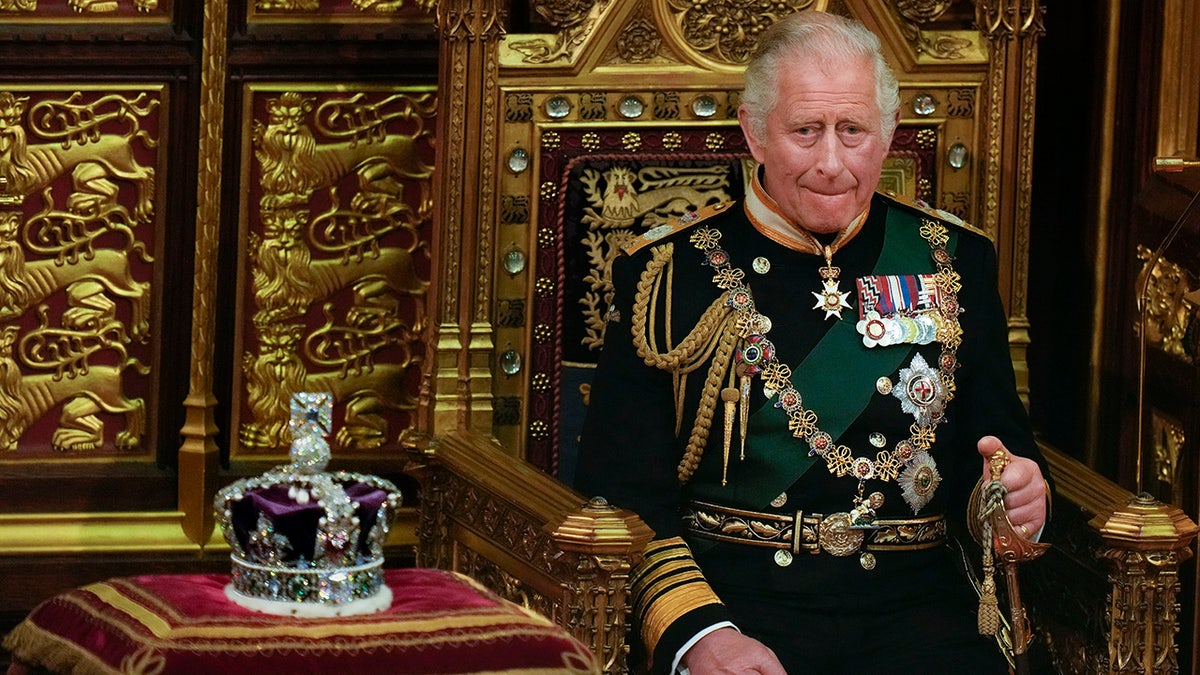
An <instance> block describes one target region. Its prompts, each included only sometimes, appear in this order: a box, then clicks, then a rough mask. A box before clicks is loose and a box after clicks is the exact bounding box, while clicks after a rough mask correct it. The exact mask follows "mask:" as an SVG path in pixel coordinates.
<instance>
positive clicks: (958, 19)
mask: <svg viewBox="0 0 1200 675" xmlns="http://www.w3.org/2000/svg"><path fill="white" fill-rule="evenodd" d="M468 6H470V7H473V8H474V10H475V12H471V11H467V8H468ZM479 9H480V6H479V5H478V4H476V3H447V5H445V6H439V26H440V27H442V30H443V31H444V33H443V38H447V37H449V41H448V43H447V44H448V47H445V48H444V49H443V54H442V64H441V67H442V82H443V83H445V84H447V85H448V86H444V87H443V91H442V96H443V97H444V101H445V105H446V108H445V110H446V113H447V114H446V116H445V119H444V120H443V122H444V125H443V126H442V127H440V128H441V129H442V130H443V131H444V133H443V134H441V135H439V138H440V139H441V141H442V143H443V144H444V145H443V148H444V152H443V154H442V155H441V157H440V158H439V164H438V168H437V171H438V175H437V177H436V179H435V180H436V181H437V182H438V185H439V190H438V192H439V200H440V201H439V203H438V205H437V207H436V211H437V213H438V218H435V220H437V222H439V223H440V225H441V227H440V229H439V233H440V234H441V235H442V236H441V237H440V241H439V242H437V243H436V248H437V256H438V258H439V260H440V262H441V264H440V265H439V264H438V262H437V261H435V263H434V264H435V268H437V269H435V272H434V277H435V278H434V281H433V284H432V285H431V290H430V293H431V298H430V300H431V303H432V306H435V307H437V308H438V311H439V312H441V315H440V316H439V317H436V318H435V319H434V322H433V330H434V331H435V332H436V334H437V337H436V339H435V340H433V341H432V344H433V345H434V347H435V355H434V357H433V359H432V361H433V364H434V365H433V368H432V371H431V372H430V373H429V375H428V377H429V384H428V386H427V391H428V396H427V397H426V398H425V399H424V401H423V412H424V415H423V417H422V421H423V423H424V424H426V425H427V426H428V428H429V429H430V430H432V431H434V432H438V431H442V430H449V429H451V428H458V427H459V426H468V427H470V428H472V429H475V430H479V431H483V432H486V433H489V434H492V435H494V436H495V437H496V438H498V439H499V440H500V441H501V443H502V444H503V445H504V446H505V447H506V448H508V449H510V451H511V452H513V453H514V454H517V455H519V456H524V457H526V458H527V459H529V460H530V461H532V462H533V463H534V464H536V465H538V466H540V467H542V468H544V469H546V470H548V471H551V472H555V473H558V474H560V475H561V476H563V477H566V478H569V474H570V472H571V465H570V462H571V448H572V445H573V443H574V440H575V436H576V435H577V433H578V429H579V424H580V422H581V415H582V414H583V410H584V408H585V406H586V399H587V391H588V381H589V379H590V369H591V367H592V366H593V365H594V363H595V359H596V354H597V353H598V350H599V347H600V346H601V345H602V342H603V335H602V331H603V325H604V321H603V313H604V312H605V311H606V309H607V306H608V296H607V294H608V293H609V291H610V288H609V286H608V279H607V274H608V266H609V264H610V263H611V260H612V258H613V256H614V255H615V254H616V252H617V251H618V250H619V248H620V246H621V245H622V244H623V243H624V242H626V241H628V240H629V239H630V238H632V237H635V236H637V235H639V234H641V233H642V232H644V231H646V230H647V229H649V228H650V227H653V226H654V225H656V224H659V223H662V222H663V221H665V220H667V219H669V218H672V217H674V216H678V215H680V214H681V213H682V212H683V210H684V209H687V208H696V207H699V206H703V205H704V204H706V203H712V202H717V201H725V200H728V199H733V198H737V197H739V196H740V195H741V194H742V193H743V190H744V181H745V178H746V176H747V175H748V172H749V171H750V170H751V168H752V167H751V166H750V163H751V160H749V157H748V152H747V150H746V147H745V143H744V139H743V138H742V135H741V133H740V130H739V128H738V126H737V108H738V105H739V100H740V99H739V96H740V89H741V71H742V69H743V64H744V62H745V60H746V59H747V57H748V56H749V54H750V53H751V51H752V50H753V48H754V45H755V44H756V41H757V39H758V36H759V35H760V34H761V32H762V31H763V30H764V29H765V28H766V27H767V26H769V25H770V23H771V22H772V21H773V20H774V19H776V18H778V17H779V16H780V15H782V14H785V13H789V12H791V11H794V10H801V9H811V10H819V11H830V12H837V13H841V14H846V15H850V16H853V17H856V18H858V19H860V20H862V21H863V22H864V23H865V24H866V25H867V26H869V27H870V28H871V29H872V30H873V31H875V32H876V33H877V34H879V35H880V36H881V39H882V42H883V45H884V49H885V52H886V55H887V57H888V60H889V62H890V63H891V64H892V66H893V68H894V70H895V71H896V73H897V76H898V79H899V81H900V86H901V98H902V108H901V116H902V120H901V127H900V129H899V131H898V133H897V136H896V140H895V143H894V144H893V148H892V153H891V156H890V158H889V162H888V165H887V167H886V169H885V173H884V178H883V183H882V185H881V189H884V190H889V191H894V192H896V193H900V194H903V195H905V196H907V197H909V198H916V199H921V200H925V201H927V202H929V203H931V204H933V205H934V206H937V207H939V208H942V209H945V210H947V211H950V212H953V213H955V214H957V215H959V216H961V217H963V218H965V219H967V220H969V221H971V222H972V223H974V224H975V225H977V226H979V227H981V228H983V229H985V230H986V231H987V232H988V233H989V234H991V235H992V236H993V237H995V238H996V240H997V244H998V247H999V248H1000V251H1001V260H1002V267H1003V270H1002V277H1003V279H1002V287H1003V293H1004V295H1005V299H1006V301H1007V302H1008V306H1009V309H1010V314H1011V316H1012V322H1013V327H1014V329H1015V332H1014V336H1015V338H1016V339H1015V340H1014V346H1015V353H1014V356H1015V357H1016V360H1017V361H1018V369H1019V371H1023V330H1024V318H1023V315H1024V294H1025V290H1024V288H1025V264H1026V263H1025V258H1026V252H1025V246H1026V244H1025V242H1026V240H1027V230H1028V213H1027V212H1028V204H1029V194H1028V192H1029V183H1028V173H1029V172H1028V166H1029V162H1030V161H1031V152H1032V147H1031V144H1032V110H1033V91H1032V89H1033V70H1034V66H1035V65H1036V51H1035V49H1034V45H1033V43H1034V41H1035V39H1036V36H1037V35H1038V33H1039V32H1040V30H1041V14H1040V9H1039V8H1038V7H1037V6H1036V5H1033V6H1030V5H1029V3H1016V2H1012V3H1009V2H979V3H975V4H972V3H968V2H951V1H943V2H916V1H911V0H908V1H905V0H897V1H896V2H865V1H863V2H855V1H843V2H837V1H827V0H792V1H791V2H787V3H764V4H763V7H762V8H760V9H756V10H755V11H753V12H751V11H748V10H746V9H745V7H744V3H733V2H703V3H702V2H693V1H690V0H654V1H652V2H644V3H623V2H603V1H599V2H580V1H575V2H567V1H561V2H537V3H533V14H534V17H533V19H534V25H536V26H540V27H544V28H546V29H547V32H544V33H523V34H514V33H509V34H504V33H503V32H502V31H501V29H500V28H499V26H500V25H502V16H501V15H500V14H499V12H500V10H498V9H494V10H493V12H494V13H493V14H491V15H489V14H488V12H487V10H486V9H484V11H482V12H479V11H478V10H479ZM460 37H461V38H462V39H459V38H460ZM1021 167H1024V169H1023V170H1022V169H1021ZM1002 168H1003V169H1002ZM1014 169H1016V171H1014ZM1018 177H1020V178H1018Z"/></svg>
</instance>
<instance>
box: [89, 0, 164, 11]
mask: <svg viewBox="0 0 1200 675" xmlns="http://www.w3.org/2000/svg"><path fill="white" fill-rule="evenodd" d="M68 4H69V5H70V6H71V9H72V10H74V11H76V12H80V13H84V12H87V13H91V14H105V13H108V12H115V11H117V10H118V9H120V7H121V3H119V2H117V0H71V1H70V2H69V3H68ZM133 7H134V9H136V10H137V11H139V12H153V11H154V10H156V9H158V0H133Z"/></svg>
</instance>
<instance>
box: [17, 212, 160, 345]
mask: <svg viewBox="0 0 1200 675" xmlns="http://www.w3.org/2000/svg"><path fill="white" fill-rule="evenodd" d="M19 226H20V215H19V214H17V213H11V212H9V213H0V320H7V319H13V318H15V317H18V316H20V315H21V314H23V313H24V312H25V310H26V309H28V308H29V307H30V306H32V305H35V304H37V303H39V302H41V301H42V300H45V299H46V298H47V297H49V296H50V295H52V294H54V293H55V292H57V291H59V290H61V289H64V288H66V287H68V286H69V285H71V284H74V283H76V282H80V281H86V280H92V281H96V282H99V283H101V284H103V286H104V287H105V288H106V289H108V290H109V291H111V292H112V293H113V294H114V295H117V296H120V297H123V298H125V299H127V300H129V302H130V305H131V306H132V308H133V320H132V325H131V326H130V327H129V329H130V333H131V334H132V335H133V337H135V338H137V339H139V340H145V339H146V338H148V337H149V334H150V284H149V283H143V282H138V281H135V280H134V278H133V275H132V273H131V271H130V268H129V258H128V257H127V256H126V254H125V253H124V252H122V251H116V250H112V249H99V250H95V251H90V252H87V253H85V254H83V255H81V256H80V257H79V258H78V259H77V260H76V261H75V262H74V264H66V263H65V262H64V261H61V260H37V261H34V262H28V263H27V262H25V252H24V251H23V250H22V249H21V245H20V244H19V243H18V242H17V229H18V227H19Z"/></svg>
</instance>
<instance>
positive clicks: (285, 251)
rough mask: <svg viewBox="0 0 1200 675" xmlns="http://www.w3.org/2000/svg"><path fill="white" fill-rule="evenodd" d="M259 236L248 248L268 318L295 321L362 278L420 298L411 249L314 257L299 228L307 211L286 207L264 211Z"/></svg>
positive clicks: (260, 301)
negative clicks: (261, 229) (344, 256)
mask: <svg viewBox="0 0 1200 675" xmlns="http://www.w3.org/2000/svg"><path fill="white" fill-rule="evenodd" d="M263 222H264V229H265V231H266V234H267V235H268V236H266V237H264V238H263V239H262V240H261V241H260V242H259V243H258V245H257V246H256V247H254V248H252V249H251V250H252V256H253V262H255V263H256V264H255V266H254V270H253V278H254V299H255V302H256V303H257V305H258V312H262V313H265V314H263V316H264V318H266V319H268V320H273V321H278V320H285V319H294V318H296V317H298V316H301V315H303V314H304V313H305V312H306V311H307V310H308V308H309V307H310V306H311V305H312V303H314V302H316V301H318V300H321V299H324V298H327V297H329V296H331V295H333V294H335V293H337V292H338V291H340V290H342V289H344V288H348V287H350V286H352V285H354V284H356V283H359V282H362V281H366V280H378V281H380V282H381V283H382V285H383V286H386V287H387V288H389V289H391V290H393V291H394V292H396V293H398V294H405V295H413V296H423V295H424V294H425V291H426V289H427V287H428V286H429V283H428V282H426V281H423V280H421V279H420V278H418V277H417V273H416V270H415V269H414V268H413V260H412V253H410V252H409V251H407V250H405V249H402V248H394V247H380V248H376V249H374V250H368V251H366V252H364V253H362V254H361V255H353V256H348V257H349V259H348V260H347V259H342V258H333V259H324V260H313V259H312V252H311V251H310V250H309V248H308V246H306V245H305V244H304V241H303V237H302V229H303V228H304V227H305V226H306V225H307V213H306V212H304V211H296V210H291V209H282V210H277V211H264V212H263Z"/></svg>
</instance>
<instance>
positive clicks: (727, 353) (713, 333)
mask: <svg viewBox="0 0 1200 675" xmlns="http://www.w3.org/2000/svg"><path fill="white" fill-rule="evenodd" d="M674 253H675V247H674V245H673V244H671V243H669V242H668V243H666V244H664V245H662V246H658V247H656V248H655V249H654V250H653V251H652V257H651V259H650V262H649V263H648V264H647V265H646V269H645V270H644V271H643V272H642V274H641V277H640V278H639V279H638V284H637V289H636V292H635V294H634V298H633V319H632V333H633V346H634V348H635V349H636V350H637V355H638V356H639V357H640V358H641V359H642V360H643V362H645V364H646V365H648V366H652V367H654V368H658V369H659V370H665V371H667V372H670V373H672V374H673V375H674V377H675V380H674V388H675V431H676V435H679V433H680V431H682V424H683V405H684V396H685V390H686V384H687V375H688V374H689V373H691V372H693V371H696V370H698V369H699V368H700V367H701V366H703V365H704V364H705V363H708V362H709V361H710V359H711V365H710V367H709V369H708V374H707V377H706V378H705V380H704V388H703V391H702V392H701V395H700V405H699V408H698V410H697V412H696V416H695V420H694V422H693V425H692V429H691V432H690V434H689V435H688V443H687V449H686V450H685V452H684V456H683V458H682V460H681V461H680V463H679V470H678V474H679V482H680V483H686V482H687V481H688V480H690V479H691V477H692V475H693V474H694V473H695V472H696V468H697V467H698V466H699V465H700V458H701V457H702V456H703V454H704V446H705V445H706V444H707V443H708V435H709V431H710V428H711V426H712V414H713V411H714V410H715V408H716V402H717V398H719V394H720V390H721V384H722V380H724V379H725V376H726V374H727V373H728V372H729V365H730V362H731V361H732V359H733V352H734V346H735V345H736V342H737V339H738V335H737V332H736V330H735V327H734V323H735V322H734V319H735V314H736V313H735V312H734V311H733V310H732V309H731V308H730V307H729V306H728V305H727V304H726V300H727V297H728V292H726V293H722V294H721V296H720V297H718V298H717V299H716V300H715V301H713V303H712V304H711V305H709V307H708V309H706V310H705V311H704V314H703V315H702V316H701V317H700V320H699V321H697V322H696V326H695V327H694V328H692V330H691V332H689V333H688V335H687V336H686V337H685V338H684V339H683V340H682V341H680V342H679V344H678V346H675V347H671V348H669V349H668V350H667V351H666V352H665V353H663V352H660V351H659V350H658V341H657V332H658V331H657V327H656V325H655V324H656V317H657V316H658V312H657V308H658V297H659V295H660V294H661V293H662V291H663V289H664V288H665V290H666V294H667V297H666V299H665V303H666V309H667V310H668V311H667V318H666V322H667V323H666V326H665V328H666V336H665V340H666V344H668V345H670V344H671V335H670V333H671V325H670V310H671V309H672V308H671V297H670V296H671V290H672V288H673V285H672V281H673V277H674V274H673V272H672V267H671V260H672V257H673V256H674ZM664 277H665V279H664Z"/></svg>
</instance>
